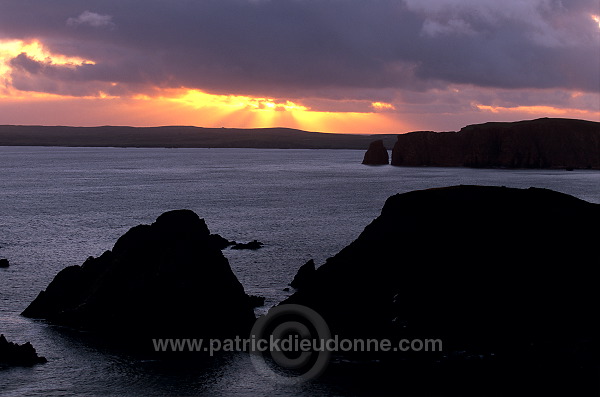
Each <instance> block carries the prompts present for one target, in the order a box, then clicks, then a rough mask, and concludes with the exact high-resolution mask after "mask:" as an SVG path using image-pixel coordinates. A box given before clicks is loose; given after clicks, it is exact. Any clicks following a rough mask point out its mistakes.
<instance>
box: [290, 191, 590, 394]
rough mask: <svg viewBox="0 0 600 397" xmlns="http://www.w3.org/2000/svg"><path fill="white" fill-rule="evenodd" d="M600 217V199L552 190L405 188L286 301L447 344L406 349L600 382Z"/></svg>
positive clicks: (358, 326) (344, 325)
mask: <svg viewBox="0 0 600 397" xmlns="http://www.w3.org/2000/svg"><path fill="white" fill-rule="evenodd" d="M599 222H600V205H597V204H591V203H588V202H585V201H582V200H579V199H577V198H574V197H572V196H568V195H566V194H561V193H557V192H554V191H550V190H545V189H535V188H530V189H512V188H504V187H483V186H455V187H448V188H440V189H430V190H423V191H414V192H410V193H405V194H398V195H395V196H392V197H390V198H389V199H388V200H387V201H386V203H385V206H384V207H383V210H382V212H381V215H380V216H379V217H378V218H376V219H375V220H374V221H373V222H372V223H371V224H370V225H368V226H367V227H366V228H365V229H364V231H363V232H362V233H361V234H360V236H359V237H358V238H357V239H356V240H355V241H354V242H353V243H351V244H350V245H349V246H347V247H346V248H344V249H343V250H342V251H340V252H339V253H338V254H336V255H335V256H334V257H332V258H329V259H328V260H327V262H326V263H325V264H323V265H322V266H320V267H319V268H318V269H317V270H316V272H315V275H314V277H313V279H312V282H311V286H310V288H306V289H301V290H299V291H298V292H296V293H295V294H293V295H292V296H291V297H289V298H288V299H287V300H286V301H284V302H283V303H296V304H302V305H306V306H309V307H311V308H313V309H315V310H316V311H317V312H318V313H320V314H321V315H322V316H323V317H324V318H325V320H326V321H327V323H328V324H329V326H330V328H331V330H332V334H337V335H339V337H340V339H341V338H365V339H368V338H387V339H390V340H392V341H398V340H399V339H409V340H412V339H415V338H416V339H421V340H424V339H440V340H441V341H442V342H443V352H442V353H439V354H436V353H424V352H413V353H406V354H404V353H402V354H401V355H402V357H404V358H406V357H412V358H413V359H416V360H425V359H431V360H432V361H439V360H442V361H443V360H455V361H473V360H475V367H477V366H480V361H481V360H485V359H487V358H490V357H493V358H494V360H496V359H497V360H506V361H505V362H506V363H507V364H506V365H505V366H504V367H503V368H504V372H502V377H509V378H510V376H512V375H511V374H510V373H509V372H510V371H511V368H512V369H514V368H516V365H519V366H520V365H523V368H524V369H523V371H527V368H525V367H527V366H528V365H532V366H533V367H531V368H534V367H535V368H540V367H539V365H546V364H543V363H550V364H548V365H549V366H553V367H552V368H554V370H556V368H564V367H563V366H564V365H566V366H570V367H569V368H571V369H573V368H574V370H575V371H579V369H581V368H587V371H588V372H589V371H590V368H595V369H592V370H591V372H592V373H595V374H596V375H595V378H591V379H596V381H594V382H595V383H594V385H596V383H597V374H598V372H597V365H598V353H599V351H598V342H599V337H600V328H599V325H598V323H599V322H598V321H597V313H598V311H599V309H600V307H599V306H600V299H599V298H600V296H599V295H600V293H599V291H600V290H599V289H598V285H597V280H598V279H597V277H596V276H595V274H596V272H597V271H598V266H599V262H598V253H597V247H598V246H597V241H598V238H599V236H598V232H597V231H598V229H597V225H598V224H599ZM394 343H395V342H394ZM522 363H526V364H522ZM532 363H533V364H532ZM461 365H462V364H461ZM454 368H458V367H457V366H455V367H454ZM507 371H508V372H507ZM515 371H516V369H515ZM594 371H596V372H594ZM492 372H494V371H491V372H490V373H492ZM559 372H560V371H559ZM532 373H533V372H532ZM565 373H567V372H565ZM580 373H581V374H583V373H585V370H583V369H581V372H580ZM536 374H540V375H541V376H542V378H544V379H545V381H548V380H549V379H552V376H551V375H549V374H550V372H548V373H545V372H544V371H541V370H540V371H538V372H536ZM544 374H545V375H544ZM565 379H566V381H568V382H570V381H571V380H572V379H571V378H564V379H563V380H565ZM587 380H588V381H589V380H590V378H588V379H587Z"/></svg>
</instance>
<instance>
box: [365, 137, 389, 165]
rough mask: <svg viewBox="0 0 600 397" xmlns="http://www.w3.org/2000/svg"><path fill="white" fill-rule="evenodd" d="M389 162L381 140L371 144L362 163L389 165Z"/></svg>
mask: <svg viewBox="0 0 600 397" xmlns="http://www.w3.org/2000/svg"><path fill="white" fill-rule="evenodd" d="M389 162H390V158H389V155H388V151H387V149H386V148H385V146H384V144H383V140H382V139H378V140H376V141H373V142H371V144H370V145H369V149H368V150H367V152H366V153H365V157H364V158H363V162H362V163H363V164H366V165H385V164H389Z"/></svg>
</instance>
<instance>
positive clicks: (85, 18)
mask: <svg viewBox="0 0 600 397" xmlns="http://www.w3.org/2000/svg"><path fill="white" fill-rule="evenodd" d="M67 25H69V26H79V25H89V26H92V27H94V28H102V27H109V28H112V27H114V26H115V24H114V23H113V22H112V17H111V16H110V15H101V14H97V13H95V12H91V11H84V12H82V13H81V14H79V16H78V17H76V18H69V19H67Z"/></svg>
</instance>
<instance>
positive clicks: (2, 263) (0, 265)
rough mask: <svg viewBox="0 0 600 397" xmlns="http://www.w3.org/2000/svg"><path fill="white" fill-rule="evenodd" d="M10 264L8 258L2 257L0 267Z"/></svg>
mask: <svg viewBox="0 0 600 397" xmlns="http://www.w3.org/2000/svg"><path fill="white" fill-rule="evenodd" d="M9 266H10V263H9V262H8V259H0V268H7V267H9Z"/></svg>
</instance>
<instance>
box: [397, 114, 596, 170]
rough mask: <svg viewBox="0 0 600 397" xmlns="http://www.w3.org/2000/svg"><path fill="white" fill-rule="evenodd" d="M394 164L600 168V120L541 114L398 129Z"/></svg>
mask: <svg viewBox="0 0 600 397" xmlns="http://www.w3.org/2000/svg"><path fill="white" fill-rule="evenodd" d="M391 164H392V165H396V166H436V167H486V168H493V167H503V168H564V169H567V168H570V169H573V168H582V169H600V123H597V122H592V121H584V120H571V119H550V118H545V119H537V120H527V121H519V122H514V123H485V124H477V125H470V126H467V127H464V128H462V129H461V130H460V131H459V132H440V133H436V132H432V131H418V132H411V133H408V134H401V135H398V141H397V142H396V144H395V145H394V148H393V150H392V161H391Z"/></svg>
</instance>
